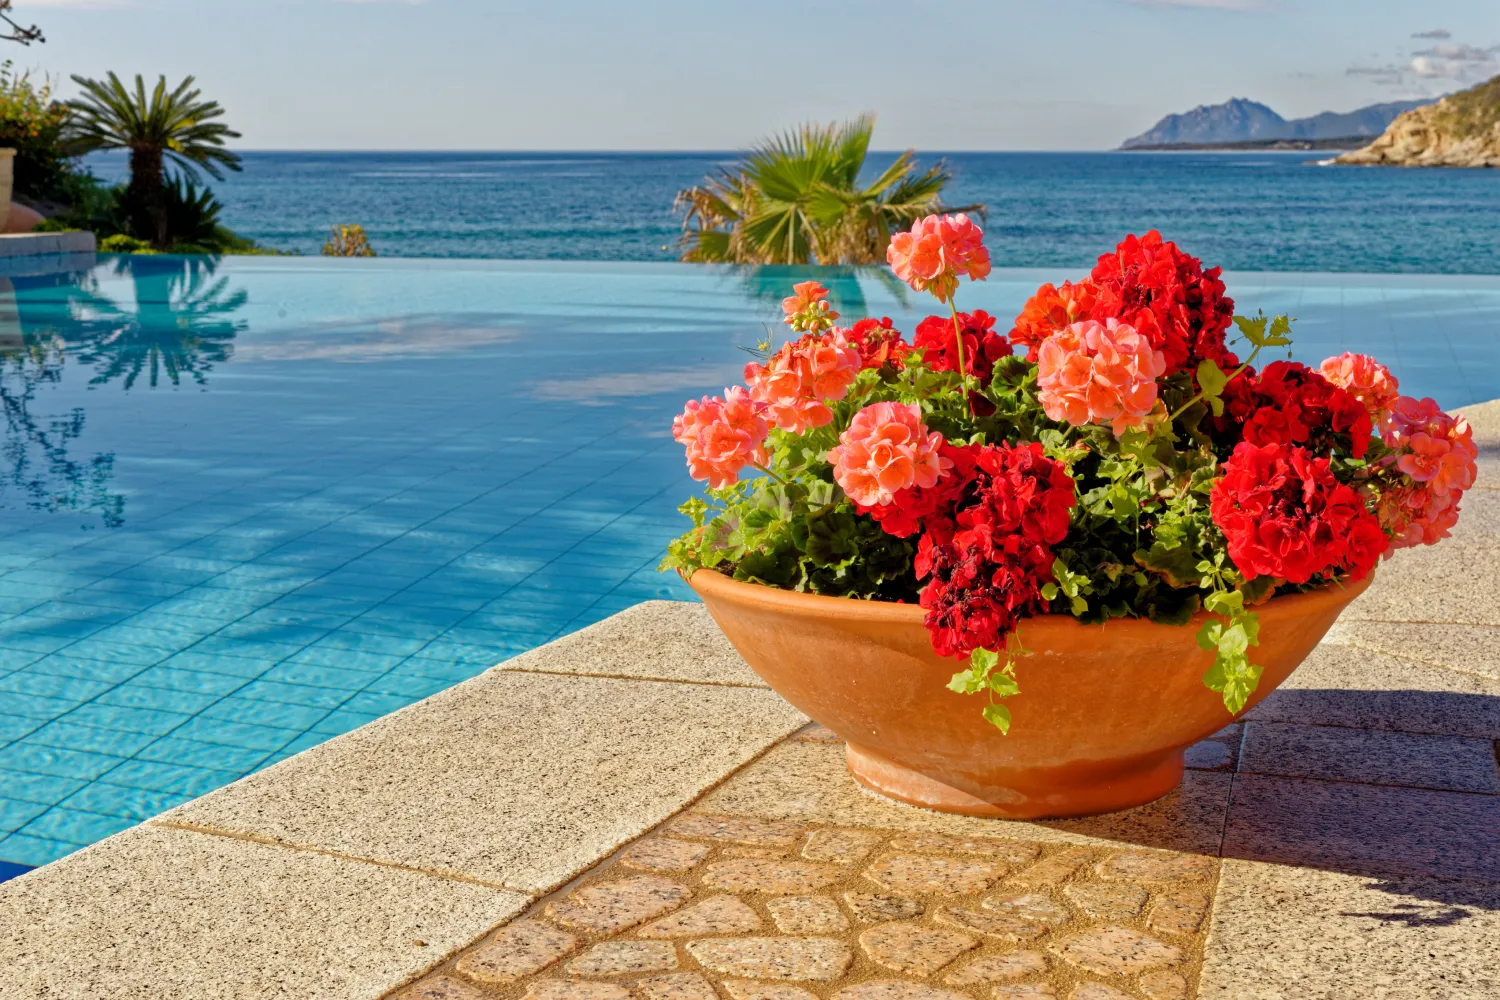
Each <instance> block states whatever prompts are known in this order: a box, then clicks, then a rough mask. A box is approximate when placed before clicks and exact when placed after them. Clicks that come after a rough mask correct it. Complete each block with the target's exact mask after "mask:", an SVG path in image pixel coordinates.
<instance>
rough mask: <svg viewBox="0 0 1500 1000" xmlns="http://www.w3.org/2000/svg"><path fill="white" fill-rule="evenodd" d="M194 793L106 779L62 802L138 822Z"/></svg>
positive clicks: (67, 805) (90, 811)
mask: <svg viewBox="0 0 1500 1000" xmlns="http://www.w3.org/2000/svg"><path fill="white" fill-rule="evenodd" d="M194 797H195V796H192V795H183V794H181V793H177V792H163V791H155V790H151V789H145V788H132V787H127V786H124V785H117V784H113V783H111V782H108V781H96V782H94V783H93V784H91V785H88V786H87V787H85V788H83V789H81V790H80V791H79V792H78V794H77V795H74V796H73V797H71V798H69V799H68V800H67V801H66V802H64V803H62V808H64V809H67V810H82V811H85V812H89V813H98V814H101V815H104V816H109V817H112V818H118V819H127V820H132V821H134V822H136V823H139V822H141V821H142V820H147V819H150V818H151V817H152V816H156V815H158V814H160V813H164V812H166V811H167V810H168V809H173V808H175V807H177V806H180V805H182V804H183V803H184V802H189V801H191V800H192V799H193V798H194ZM63 839H68V838H63Z"/></svg>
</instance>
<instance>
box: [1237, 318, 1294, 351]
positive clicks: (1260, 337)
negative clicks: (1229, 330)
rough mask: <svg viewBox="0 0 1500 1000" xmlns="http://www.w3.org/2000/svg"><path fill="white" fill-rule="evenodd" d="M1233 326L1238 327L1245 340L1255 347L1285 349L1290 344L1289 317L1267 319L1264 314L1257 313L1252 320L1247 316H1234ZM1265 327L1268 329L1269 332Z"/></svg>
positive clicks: (1290, 319)
mask: <svg viewBox="0 0 1500 1000" xmlns="http://www.w3.org/2000/svg"><path fill="white" fill-rule="evenodd" d="M1234 325H1235V326H1237V327H1239V329H1240V333H1242V334H1244V336H1245V339H1246V340H1248V341H1250V343H1252V344H1254V345H1255V346H1256V347H1286V346H1288V345H1289V344H1291V342H1292V336H1291V334H1292V318H1291V317H1290V316H1277V317H1276V318H1275V319H1267V318H1266V315H1265V314H1264V313H1261V312H1257V313H1256V314H1255V317H1254V318H1253V319H1252V318H1250V317H1248V316H1236V317H1235V318H1234ZM1267 326H1269V327H1270V329H1269V330H1268V329H1267Z"/></svg>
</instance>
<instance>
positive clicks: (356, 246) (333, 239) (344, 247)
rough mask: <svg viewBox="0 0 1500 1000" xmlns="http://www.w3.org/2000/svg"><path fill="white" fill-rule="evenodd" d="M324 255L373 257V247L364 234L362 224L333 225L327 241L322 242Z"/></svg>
mask: <svg viewBox="0 0 1500 1000" xmlns="http://www.w3.org/2000/svg"><path fill="white" fill-rule="evenodd" d="M323 256H324V257H373V256H375V248H374V247H372V246H370V240H369V238H368V237H367V236H365V227H364V226H334V227H333V229H332V235H331V236H329V237H328V242H327V243H324V244H323Z"/></svg>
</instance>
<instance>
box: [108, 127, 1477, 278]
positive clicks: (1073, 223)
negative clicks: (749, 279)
mask: <svg viewBox="0 0 1500 1000" xmlns="http://www.w3.org/2000/svg"><path fill="white" fill-rule="evenodd" d="M1328 155H1331V154H1327V153H1306V152H1255V153H1212V152H1204V153H1107V152H1099V153H946V154H938V153H931V154H928V153H924V154H923V162H929V163H930V162H932V161H933V160H935V159H936V158H937V157H938V156H943V157H946V159H947V160H948V162H949V164H950V165H951V166H952V168H953V171H954V181H953V183H952V185H950V186H949V188H948V189H947V192H946V197H947V198H948V201H949V204H953V205H966V204H969V203H972V202H982V203H984V204H986V205H988V206H989V217H988V219H987V220H986V222H985V241H986V242H987V243H988V245H989V247H990V249H991V252H992V253H993V255H994V259H995V264H996V265H997V266H1004V267H1070V268H1077V267H1082V266H1084V265H1086V264H1090V263H1092V262H1093V261H1094V260H1095V259H1096V258H1097V257H1098V256H1099V254H1100V252H1101V251H1102V250H1103V249H1106V248H1108V247H1111V246H1113V245H1114V244H1115V243H1116V242H1117V241H1118V240H1119V239H1120V238H1121V237H1123V236H1124V235H1125V234H1126V233H1128V232H1136V233H1143V232H1145V231H1146V230H1147V229H1150V228H1152V227H1156V228H1159V229H1161V230H1162V232H1163V233H1165V234H1166V235H1167V237H1168V238H1169V239H1174V240H1176V241H1177V242H1178V243H1180V244H1181V245H1182V246H1183V247H1184V248H1185V249H1187V250H1189V251H1190V252H1192V253H1195V254H1199V255H1201V256H1202V257H1203V258H1204V259H1206V260H1209V261H1211V262H1213V263H1216V264H1220V265H1223V266H1224V267H1229V268H1239V269H1242V270H1251V271H1347V272H1402V271H1404V272H1422V273H1429V274H1430V273H1439V272H1445V273H1454V274H1495V273H1500V225H1496V219H1500V171H1496V170H1403V169H1399V168H1394V167H1389V168H1388V167H1373V168H1372V167H1320V166H1317V165H1315V162H1316V160H1315V158H1317V157H1326V156H1328ZM244 157H245V163H244V167H245V169H244V171H243V172H242V173H238V174H231V175H229V176H228V177H226V178H225V180H224V181H223V182H216V183H215V184H214V190H215V193H216V194H217V196H218V197H219V198H220V199H221V200H222V201H223V202H224V205H225V216H224V217H225V221H226V222H227V223H228V224H229V225H230V226H231V227H233V228H234V229H236V230H237V231H239V232H242V233H244V234H245V235H247V236H250V237H252V238H254V239H256V240H260V241H262V242H264V243H265V244H266V245H267V246H271V247H276V248H278V249H282V250H296V251H299V252H301V253H308V254H316V253H317V252H318V248H319V247H320V246H322V244H323V241H324V240H325V239H327V236H328V228H329V226H331V225H333V224H335V223H351V222H357V223H361V224H362V225H364V226H365V228H366V229H367V230H368V231H369V233H370V238H371V241H372V242H373V244H374V246H375V247H376V249H377V250H378V251H379V252H380V253H382V254H387V255H390V256H403V257H500V258H520V259H538V258H551V259H560V260H639V261H665V260H671V259H673V258H675V256H676V255H675V253H673V252H672V249H671V244H672V243H673V241H674V240H675V239H676V237H677V236H678V234H679V232H680V228H679V224H678V220H677V219H676V218H674V217H673V215H672V198H673V195H675V194H676V193H677V191H678V190H680V189H682V188H685V187H688V186H691V185H693V184H697V183H699V182H700V181H701V180H702V179H703V178H704V176H705V175H708V174H711V173H714V172H715V171H717V170H719V169H720V168H722V167H724V166H726V165H729V164H732V163H733V162H734V154H732V153H714V152H706V153H697V152H682V153H347V152H268V151H250V152H247V153H245V154H244ZM890 160H891V154H889V153H872V154H871V155H870V159H869V163H868V171H869V174H870V176H871V177H873V176H874V172H875V171H878V170H881V169H884V167H885V166H886V165H887V164H889V162H890ZM90 163H91V165H92V166H93V168H94V169H95V170H96V171H97V172H98V173H99V175H100V176H102V177H107V178H109V179H110V180H121V179H123V178H124V177H125V175H126V159H125V157H124V156H123V155H121V154H100V155H98V156H96V157H92V158H91V159H90Z"/></svg>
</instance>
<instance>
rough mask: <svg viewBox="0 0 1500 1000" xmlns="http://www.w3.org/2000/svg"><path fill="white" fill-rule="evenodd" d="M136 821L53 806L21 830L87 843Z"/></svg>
mask: <svg viewBox="0 0 1500 1000" xmlns="http://www.w3.org/2000/svg"><path fill="white" fill-rule="evenodd" d="M90 787H95V786H92V785H91V786H90ZM135 824H136V820H134V819H131V818H128V817H125V816H104V815H101V814H99V813H93V812H83V811H81V810H78V809H68V808H66V807H64V806H53V807H52V808H51V809H49V810H47V811H46V812H44V813H42V814H41V815H40V816H38V817H37V818H36V819H34V820H32V821H31V822H30V823H27V824H26V825H25V826H24V827H22V828H21V830H20V831H19V832H20V833H24V834H26V835H27V836H31V837H43V838H45V839H47V840H56V841H62V842H64V843H71V844H79V845H83V844H92V843H93V842H94V841H96V840H103V839H104V838H105V837H108V836H109V835H110V834H113V833H119V832H120V831H121V830H124V829H127V828H128V827H132V826H135ZM0 850H3V848H0Z"/></svg>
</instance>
